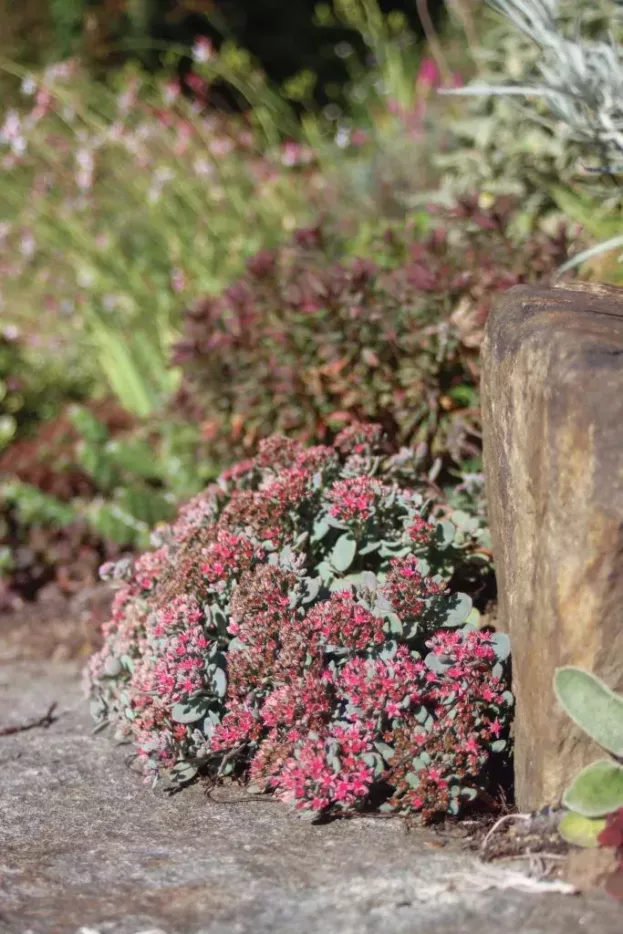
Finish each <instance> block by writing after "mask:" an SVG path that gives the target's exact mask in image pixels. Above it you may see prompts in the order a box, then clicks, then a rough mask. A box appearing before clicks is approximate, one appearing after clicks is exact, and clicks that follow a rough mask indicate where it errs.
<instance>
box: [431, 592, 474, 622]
mask: <svg viewBox="0 0 623 934" xmlns="http://www.w3.org/2000/svg"><path fill="white" fill-rule="evenodd" d="M435 606H436V608H438V610H439V612H440V613H442V614H443V616H444V621H443V623H442V624H441V625H442V626H445V627H448V628H454V627H456V626H462V625H463V624H464V623H465V621H466V620H467V618H468V616H469V614H470V613H471V611H472V606H473V604H472V598H471V597H470V596H468V594H466V593H453V594H447V595H444V596H443V597H440V598H438V599H437V600H436V601H435Z"/></svg>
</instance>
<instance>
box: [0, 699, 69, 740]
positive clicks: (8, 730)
mask: <svg viewBox="0 0 623 934" xmlns="http://www.w3.org/2000/svg"><path fill="white" fill-rule="evenodd" d="M56 707H57V703H56V701H54V702H53V703H51V704H50V706H49V707H48V709H47V711H46V713H44V715H43V716H42V717H39V719H38V720H32V721H31V722H30V723H20V724H17V725H16V726H3V727H0V736H13V735H14V734H15V733H26V731H27V730H35V729H36V728H37V727H40V726H41V727H45V728H46V729H47V727H49V726H50V725H51V724H52V723H54V722H55V720H58V717H55V716H54V711H55V710H56Z"/></svg>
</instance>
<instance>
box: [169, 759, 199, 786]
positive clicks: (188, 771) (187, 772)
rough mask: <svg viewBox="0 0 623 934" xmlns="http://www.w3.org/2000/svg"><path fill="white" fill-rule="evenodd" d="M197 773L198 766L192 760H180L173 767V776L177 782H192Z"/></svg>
mask: <svg viewBox="0 0 623 934" xmlns="http://www.w3.org/2000/svg"><path fill="white" fill-rule="evenodd" d="M196 774H197V768H196V766H194V765H191V763H190V762H178V763H177V764H176V765H174V766H173V768H172V769H171V778H173V779H174V780H175V781H176V782H190V781H192V780H193V778H194V777H195V776H196Z"/></svg>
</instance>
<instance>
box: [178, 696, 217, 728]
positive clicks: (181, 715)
mask: <svg viewBox="0 0 623 934" xmlns="http://www.w3.org/2000/svg"><path fill="white" fill-rule="evenodd" d="M209 703H210V702H209V700H208V698H207V697H193V698H192V699H191V700H189V701H187V702H186V703H180V704H174V705H173V707H172V708H171V718H172V719H173V720H174V721H175V722H176V723H196V722H197V720H202V719H203V718H204V717H205V715H206V713H207V711H208V707H209Z"/></svg>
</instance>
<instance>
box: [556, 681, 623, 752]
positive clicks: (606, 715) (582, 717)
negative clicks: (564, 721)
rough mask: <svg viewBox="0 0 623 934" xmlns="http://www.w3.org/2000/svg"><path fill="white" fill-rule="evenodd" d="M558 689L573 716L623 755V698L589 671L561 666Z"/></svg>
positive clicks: (599, 740)
mask: <svg viewBox="0 0 623 934" xmlns="http://www.w3.org/2000/svg"><path fill="white" fill-rule="evenodd" d="M554 690H555V692H556V696H557V697H558V700H559V701H560V703H561V704H562V706H563V708H564V709H565V711H566V713H567V714H568V715H569V716H570V717H571V719H572V720H573V721H574V722H575V723H577V725H578V726H579V727H581V728H582V729H583V730H584V732H585V733H588V735H589V736H590V737H591V739H594V740H595V742H596V743H599V745H600V746H602V747H603V748H604V749H606V750H607V751H608V752H611V753H613V755H615V756H620V757H623V697H622V696H621V695H619V694H616V693H615V692H614V691H611V690H610V688H609V687H607V685H605V684H604V682H603V681H602V680H601V679H600V678H598V677H596V676H595V675H593V674H590V672H588V671H584V670H583V669H582V668H575V667H573V666H569V667H565V668H557V669H556V673H555V675H554Z"/></svg>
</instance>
